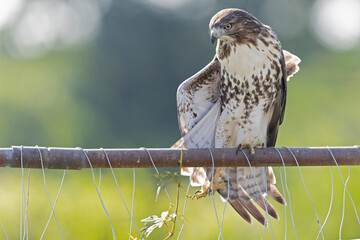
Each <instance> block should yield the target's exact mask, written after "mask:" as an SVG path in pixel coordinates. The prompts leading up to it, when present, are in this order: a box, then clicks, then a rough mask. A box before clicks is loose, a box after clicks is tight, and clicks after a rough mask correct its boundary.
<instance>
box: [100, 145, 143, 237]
mask: <svg viewBox="0 0 360 240" xmlns="http://www.w3.org/2000/svg"><path fill="white" fill-rule="evenodd" d="M100 150H102V151H103V152H104V155H105V157H106V160H107V162H108V164H109V167H110V171H111V173H112V175H113V178H114V181H115V185H116V188H117V190H118V193H119V195H120V197H121V200H122V202H123V204H124V206H125V209H126V211H127V213H128V214H129V216H130V219H131V222H132V223H133V224H134V226H135V228H136V230H137V232H138V234H139V235H140V236H141V233H140V231H139V229H138V227H137V226H136V224H135V222H134V218H133V216H132V214H130V211H129V209H128V207H127V205H126V203H125V200H124V197H123V195H122V194H121V191H120V188H119V184H118V181H117V180H116V176H115V173H114V170H113V168H112V166H111V163H110V159H109V156H108V155H107V153H106V151H105V150H104V149H103V148H100Z"/></svg>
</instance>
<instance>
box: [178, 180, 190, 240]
mask: <svg viewBox="0 0 360 240" xmlns="http://www.w3.org/2000/svg"><path fill="white" fill-rule="evenodd" d="M190 186H191V183H190V182H189V185H188V187H187V190H186V195H185V200H184V209H183V214H182V218H181V228H180V232H179V235H178V237H177V240H179V238H180V235H181V232H182V231H183V229H184V225H185V222H184V216H185V211H186V203H187V199H188V197H187V196H188V194H189V190H190Z"/></svg>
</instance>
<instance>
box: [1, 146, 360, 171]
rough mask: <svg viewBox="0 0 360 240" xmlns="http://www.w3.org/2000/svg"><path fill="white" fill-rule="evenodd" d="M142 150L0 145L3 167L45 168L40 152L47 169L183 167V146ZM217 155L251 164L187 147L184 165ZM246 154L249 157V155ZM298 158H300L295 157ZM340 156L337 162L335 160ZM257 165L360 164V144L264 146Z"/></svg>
mask: <svg viewBox="0 0 360 240" xmlns="http://www.w3.org/2000/svg"><path fill="white" fill-rule="evenodd" d="M146 150H147V151H148V153H147V151H145V149H144V148H140V149H102V148H100V149H81V148H53V147H50V148H45V147H36V146H35V147H23V146H13V147H11V148H0V167H12V168H20V167H21V165H22V166H23V167H24V168H41V161H40V152H41V157H42V161H43V164H44V168H49V169H82V168H89V167H90V165H89V161H88V160H87V158H86V155H87V156H88V157H89V160H90V162H91V165H92V167H93V168H108V167H109V163H108V161H107V158H106V155H107V156H108V158H109V160H110V163H111V166H112V167H113V168H150V167H153V164H152V162H151V160H150V158H149V154H150V155H151V156H152V159H153V161H154V164H155V165H156V167H179V165H180V154H181V151H182V150H181V149H169V148H164V149H161V148H156V149H154V148H149V149H146ZM211 154H213V159H214V166H215V167H234V166H249V163H248V161H247V158H248V159H250V157H249V156H250V155H249V152H248V151H247V150H245V151H244V152H241V151H240V152H239V153H238V154H236V149H233V148H232V149H231V148H223V149H222V148H216V149H206V148H205V149H183V162H182V166H184V167H200V166H201V167H211V166H212V158H211ZM245 154H246V156H245ZM332 155H333V156H332ZM294 156H295V157H296V159H295V158H294ZM334 158H336V162H335V161H334ZM250 162H251V165H252V166H253V167H256V166H283V165H285V166H297V165H299V166H332V165H360V147H359V146H353V147H296V148H287V147H281V148H263V149H256V150H255V157H254V158H252V159H250Z"/></svg>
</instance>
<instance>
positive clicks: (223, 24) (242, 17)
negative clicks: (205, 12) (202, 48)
mask: <svg viewBox="0 0 360 240" xmlns="http://www.w3.org/2000/svg"><path fill="white" fill-rule="evenodd" d="M262 26H263V25H262V23H261V22H260V21H259V20H258V19H256V18H255V17H254V16H253V15H251V14H250V13H248V12H246V11H244V10H241V9H236V8H229V9H224V10H221V11H220V12H218V13H217V14H215V15H214V16H213V17H212V18H211V20H210V24H209V28H210V34H211V36H210V37H211V42H212V43H214V42H215V41H216V40H217V39H222V40H224V41H229V42H238V43H244V42H246V41H247V40H251V39H254V38H256V37H257V36H258V34H259V33H260V32H261V28H262Z"/></svg>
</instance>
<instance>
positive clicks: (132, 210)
mask: <svg viewBox="0 0 360 240" xmlns="http://www.w3.org/2000/svg"><path fill="white" fill-rule="evenodd" d="M134 203H135V168H133V195H132V202H131V218H134ZM132 225H133V224H132V221H130V235H129V240H130V239H131V232H132Z"/></svg>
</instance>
